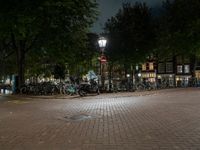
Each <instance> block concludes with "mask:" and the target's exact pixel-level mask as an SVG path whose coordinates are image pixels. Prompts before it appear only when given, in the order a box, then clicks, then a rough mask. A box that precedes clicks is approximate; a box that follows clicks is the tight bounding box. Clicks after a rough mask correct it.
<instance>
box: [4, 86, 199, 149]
mask: <svg viewBox="0 0 200 150" xmlns="http://www.w3.org/2000/svg"><path fill="white" fill-rule="evenodd" d="M199 108H200V89H192V88H187V89H170V90H161V91H153V92H144V93H137V92H135V93H116V94H102V95H99V96H88V97H84V98H79V97H78V98H77V97H74V98H69V97H67V98H66V97H64V96H60V97H56V98H55V97H36V98H33V97H26V98H23V97H22V96H19V97H13V96H12V97H2V96H1V97H0V150H200V109H199ZM80 114H81V115H90V116H91V118H88V119H86V120H78V121H70V120H69V118H70V117H71V116H74V115H80Z"/></svg>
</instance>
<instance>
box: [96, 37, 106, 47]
mask: <svg viewBox="0 0 200 150" xmlns="http://www.w3.org/2000/svg"><path fill="white" fill-rule="evenodd" d="M106 43H107V40H106V39H105V38H104V37H100V38H99V40H98V44H99V47H100V48H105V47H106Z"/></svg>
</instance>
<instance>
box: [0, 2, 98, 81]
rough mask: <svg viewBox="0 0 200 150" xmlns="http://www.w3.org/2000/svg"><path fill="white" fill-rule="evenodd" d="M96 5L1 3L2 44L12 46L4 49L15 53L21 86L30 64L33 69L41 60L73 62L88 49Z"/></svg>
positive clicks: (0, 38) (0, 34)
mask: <svg viewBox="0 0 200 150" xmlns="http://www.w3.org/2000/svg"><path fill="white" fill-rule="evenodd" d="M96 6H97V5H96V2H95V1H94V0H82V1H79V0H59V1H53V0H34V1H30V0H7V1H0V41H2V42H3V43H2V45H6V44H7V43H9V45H8V46H7V47H5V46H4V47H3V49H1V50H5V51H6V53H7V54H9V51H11V52H12V51H13V52H14V53H13V55H14V58H16V59H15V61H16V63H13V64H17V65H16V66H17V68H18V70H17V73H18V75H19V84H23V82H24V73H25V67H27V66H26V62H27V61H30V60H31V61H30V63H29V64H32V66H34V65H38V64H39V63H38V64H37V61H38V60H39V62H42V61H44V60H45V61H46V63H48V62H49V63H50V62H52V63H57V62H58V63H60V62H62V63H63V62H69V63H71V62H73V59H74V58H76V56H77V54H79V53H80V51H81V50H83V49H85V48H86V40H87V37H86V33H87V31H88V27H89V26H90V25H91V24H92V23H93V21H94V19H95V17H96ZM29 56H30V57H29ZM43 59H44V60H43ZM39 65H40V64H39ZM30 66H31V65H30Z"/></svg>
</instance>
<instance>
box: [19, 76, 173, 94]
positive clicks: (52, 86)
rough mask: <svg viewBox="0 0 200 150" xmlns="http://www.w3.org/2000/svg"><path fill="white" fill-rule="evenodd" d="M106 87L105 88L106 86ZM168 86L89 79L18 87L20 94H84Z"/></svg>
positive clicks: (167, 86)
mask: <svg viewBox="0 0 200 150" xmlns="http://www.w3.org/2000/svg"><path fill="white" fill-rule="evenodd" d="M106 87H107V88H106ZM163 88H170V86H169V84H168V83H161V84H155V83H152V82H138V83H136V84H133V83H131V82H126V81H124V82H121V83H120V84H118V85H117V84H113V85H110V86H108V85H107V86H106V85H105V86H104V87H101V86H99V85H98V82H97V80H93V79H91V80H89V81H88V82H82V83H80V84H77V83H74V82H73V83H70V82H67V83H63V82H60V83H53V82H42V83H37V84H33V83H30V84H26V85H23V86H22V87H21V88H20V89H19V93H20V94H27V95H56V94H65V95H77V94H79V95H80V96H85V95H87V94H89V93H95V94H99V93H100V92H107V91H109V92H122V91H129V92H134V91H145V90H155V89H163Z"/></svg>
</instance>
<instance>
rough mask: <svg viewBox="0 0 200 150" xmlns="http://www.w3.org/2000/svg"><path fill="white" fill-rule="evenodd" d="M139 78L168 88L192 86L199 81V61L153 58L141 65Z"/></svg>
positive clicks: (186, 58)
mask: <svg viewBox="0 0 200 150" xmlns="http://www.w3.org/2000/svg"><path fill="white" fill-rule="evenodd" d="M140 72H141V78H142V79H143V80H148V81H150V82H156V81H157V83H160V84H162V83H163V82H164V83H167V84H168V85H169V86H172V87H174V86H176V87H180V86H194V85H196V84H199V81H200V60H198V59H196V58H195V57H186V56H174V57H171V58H168V59H165V60H156V59H154V58H151V59H148V61H147V62H146V63H144V64H142V67H141V70H140Z"/></svg>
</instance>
